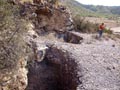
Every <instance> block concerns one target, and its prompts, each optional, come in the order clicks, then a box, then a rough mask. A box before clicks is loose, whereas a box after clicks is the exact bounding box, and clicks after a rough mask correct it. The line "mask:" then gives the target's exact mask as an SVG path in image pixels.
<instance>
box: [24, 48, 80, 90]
mask: <svg viewBox="0 0 120 90" xmlns="http://www.w3.org/2000/svg"><path fill="white" fill-rule="evenodd" d="M78 84H79V82H78V75H77V63H76V62H75V60H74V59H72V58H70V57H69V55H68V54H67V53H65V52H63V51H62V50H59V49H57V48H51V49H49V50H48V51H47V53H46V55H45V58H44V60H43V61H42V62H40V63H33V64H31V65H30V66H29V68H28V86H27V88H26V90H77V86H78Z"/></svg>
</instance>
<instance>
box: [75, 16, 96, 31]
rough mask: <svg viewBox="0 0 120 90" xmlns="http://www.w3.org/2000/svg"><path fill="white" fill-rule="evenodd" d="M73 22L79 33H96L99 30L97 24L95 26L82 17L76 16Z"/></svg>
mask: <svg viewBox="0 0 120 90" xmlns="http://www.w3.org/2000/svg"><path fill="white" fill-rule="evenodd" d="M73 20H74V25H75V28H76V30H77V31H79V32H83V33H94V32H96V31H97V30H98V25H97V24H93V23H91V22H89V21H85V18H82V17H80V16H75V17H74V18H73Z"/></svg>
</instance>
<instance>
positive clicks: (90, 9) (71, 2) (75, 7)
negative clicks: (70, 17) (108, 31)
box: [61, 0, 120, 17]
mask: <svg viewBox="0 0 120 90" xmlns="http://www.w3.org/2000/svg"><path fill="white" fill-rule="evenodd" d="M61 2H62V3H64V5H66V6H68V7H69V8H70V10H71V11H72V12H73V13H74V15H77V14H78V15H81V16H93V17H114V16H118V15H120V6H94V5H84V4H81V3H79V2H77V1H75V0H61Z"/></svg>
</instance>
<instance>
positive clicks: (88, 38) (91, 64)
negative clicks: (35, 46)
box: [36, 34, 120, 90]
mask: <svg viewBox="0 0 120 90" xmlns="http://www.w3.org/2000/svg"><path fill="white" fill-rule="evenodd" d="M79 35H80V36H82V37H83V41H82V43H81V44H71V43H65V42H63V41H62V40H60V41H58V40H57V39H54V40H53V39H52V41H51V40H50V38H49V37H48V38H45V37H40V38H39V40H38V39H36V40H37V41H39V44H46V43H47V44H53V45H54V46H57V47H58V48H60V49H64V50H67V51H68V52H69V53H71V56H72V57H73V58H75V60H76V61H78V62H79V69H80V71H79V72H78V74H79V76H80V78H79V79H80V81H82V84H80V85H79V87H78V90H120V40H119V39H116V40H112V39H110V38H108V37H107V36H106V35H104V36H103V37H102V38H101V39H95V37H96V35H92V34H79ZM48 36H49V35H48ZM43 38H44V39H43Z"/></svg>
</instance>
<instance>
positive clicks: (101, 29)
mask: <svg viewBox="0 0 120 90" xmlns="http://www.w3.org/2000/svg"><path fill="white" fill-rule="evenodd" d="M104 29H105V25H104V23H102V24H101V25H100V26H99V31H98V33H99V38H101V37H102V34H103V31H104Z"/></svg>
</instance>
